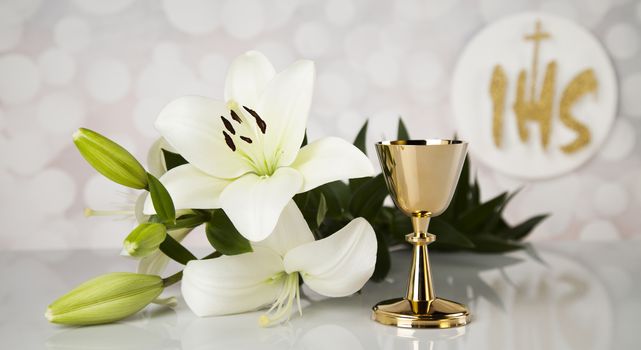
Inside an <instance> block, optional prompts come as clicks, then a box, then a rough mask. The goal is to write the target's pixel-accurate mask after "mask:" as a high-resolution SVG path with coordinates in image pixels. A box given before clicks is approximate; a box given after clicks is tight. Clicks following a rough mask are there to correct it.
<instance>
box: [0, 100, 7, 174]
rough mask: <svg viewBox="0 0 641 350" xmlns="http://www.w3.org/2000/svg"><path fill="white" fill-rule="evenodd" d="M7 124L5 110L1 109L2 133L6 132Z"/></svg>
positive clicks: (0, 128)
mask: <svg viewBox="0 0 641 350" xmlns="http://www.w3.org/2000/svg"><path fill="white" fill-rule="evenodd" d="M6 123H7V121H6V120H5V116H4V110H3V109H2V108H0V131H2V130H4V127H5V125H6ZM0 164H1V163H0Z"/></svg>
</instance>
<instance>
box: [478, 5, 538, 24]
mask: <svg viewBox="0 0 641 350" xmlns="http://www.w3.org/2000/svg"><path fill="white" fill-rule="evenodd" d="M478 6H479V12H480V14H481V16H482V17H483V19H484V20H486V21H488V22H491V21H494V20H496V19H498V18H501V17H504V16H507V15H509V14H512V13H516V12H520V11H524V10H527V9H528V7H529V6H528V2H527V0H510V1H503V0H480V1H479V2H478Z"/></svg>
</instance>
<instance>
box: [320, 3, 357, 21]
mask: <svg viewBox="0 0 641 350" xmlns="http://www.w3.org/2000/svg"><path fill="white" fill-rule="evenodd" d="M355 14H356V6H355V5H354V2H353V1H352V0H329V1H327V2H325V15H326V16H327V19H328V20H329V22H330V23H332V24H334V25H337V26H343V25H346V24H348V23H350V22H351V21H352V20H353V19H354V15H355Z"/></svg>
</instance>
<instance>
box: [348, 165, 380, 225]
mask: <svg viewBox="0 0 641 350" xmlns="http://www.w3.org/2000/svg"><path fill="white" fill-rule="evenodd" d="M387 194H388V193H387V186H386V184H385V179H384V178H383V174H378V175H377V176H375V177H373V178H370V179H368V180H367V181H366V182H365V183H364V184H363V185H362V186H360V187H359V188H358V190H356V192H354V196H353V197H352V201H351V202H350V204H349V209H350V212H351V213H352V215H353V216H354V217H359V216H361V217H364V218H365V219H366V220H368V221H370V222H372V221H374V219H375V217H376V214H377V213H378V212H379V211H380V209H381V207H382V206H383V202H384V201H385V197H387Z"/></svg>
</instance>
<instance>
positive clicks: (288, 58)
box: [256, 41, 301, 71]
mask: <svg viewBox="0 0 641 350" xmlns="http://www.w3.org/2000/svg"><path fill="white" fill-rule="evenodd" d="M256 50H257V51H259V52H262V53H263V54H264V55H265V56H267V57H268V58H269V61H270V62H271V63H272V64H273V65H274V67H275V68H276V71H280V70H282V69H285V67H287V66H289V65H290V64H292V63H293V62H294V61H296V60H297V59H300V58H301V57H300V55H298V54H295V53H294V49H293V47H292V45H288V44H285V43H283V42H281V41H261V42H260V43H259V44H258V45H256Z"/></svg>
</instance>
